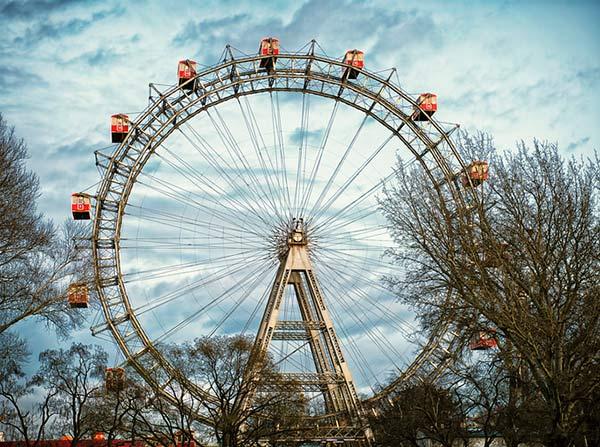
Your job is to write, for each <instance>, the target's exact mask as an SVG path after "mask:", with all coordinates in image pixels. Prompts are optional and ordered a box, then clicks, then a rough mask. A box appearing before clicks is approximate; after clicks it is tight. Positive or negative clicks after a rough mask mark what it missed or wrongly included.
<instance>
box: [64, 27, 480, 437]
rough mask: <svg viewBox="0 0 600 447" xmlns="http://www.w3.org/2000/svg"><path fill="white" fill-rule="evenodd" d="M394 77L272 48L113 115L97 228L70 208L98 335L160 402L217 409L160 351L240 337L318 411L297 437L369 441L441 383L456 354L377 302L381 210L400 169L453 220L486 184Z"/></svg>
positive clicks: (187, 75)
mask: <svg viewBox="0 0 600 447" xmlns="http://www.w3.org/2000/svg"><path fill="white" fill-rule="evenodd" d="M396 76H397V75H396V70H395V69H392V70H387V71H384V72H379V73H373V72H370V71H369V70H367V69H366V68H365V58H364V54H363V53H362V52H361V51H358V50H350V51H348V52H347V53H346V54H345V55H344V57H343V58H332V57H329V56H327V55H326V54H324V51H323V50H322V49H320V47H319V46H318V44H317V43H316V42H315V41H312V42H310V43H309V44H307V45H306V46H305V47H303V48H302V49H301V50H298V51H287V50H285V49H283V48H280V44H279V41H278V40H277V39H275V38H267V39H263V40H262V41H261V43H260V47H259V52H258V54H245V53H242V52H240V51H239V50H235V49H233V48H232V47H230V46H227V47H226V48H225V51H224V53H223V57H222V59H221V61H220V62H219V63H218V64H216V65H213V66H206V67H201V66H200V65H199V64H198V63H197V62H195V61H192V60H182V61H180V62H179V64H178V70H177V83H176V85H171V86H167V87H164V86H163V87H159V86H157V85H155V84H150V87H149V92H150V95H149V104H148V106H147V108H146V109H145V110H144V111H143V112H141V113H140V114H138V115H137V116H136V117H132V118H130V117H129V116H128V115H125V114H117V115H113V117H112V122H111V136H112V142H113V143H115V146H114V148H113V151H112V153H107V154H103V153H101V152H97V153H96V163H97V165H98V166H99V167H100V168H101V170H102V179H101V182H100V185H99V187H98V190H97V192H96V195H95V212H94V215H93V216H90V215H91V213H92V210H91V207H90V199H91V198H90V196H87V195H83V194H74V195H73V204H74V205H73V206H74V208H73V212H74V216H75V212H77V213H79V214H78V217H76V218H81V219H85V218H89V217H93V235H92V241H93V259H94V264H95V287H96V290H97V294H98V297H99V299H100V302H101V304H102V309H103V314H104V319H105V321H104V322H103V323H101V324H99V325H97V326H95V327H93V328H92V331H93V333H95V334H100V333H103V332H105V331H106V332H108V333H111V334H112V336H113V337H114V339H115V340H116V342H117V343H118V345H119V348H120V350H121V351H122V353H123V355H124V357H125V361H126V363H127V364H128V365H130V366H132V367H133V368H135V369H136V370H137V372H138V373H139V374H140V375H141V376H142V377H143V378H144V379H145V380H146V381H147V382H148V383H149V384H151V385H152V386H153V387H155V389H157V390H161V392H163V393H164V394H165V396H166V397H167V398H169V397H170V396H169V391H168V389H167V387H166V386H165V384H166V383H169V384H172V383H177V384H178V386H179V387H180V388H181V389H184V390H186V392H188V393H189V396H190V399H211V398H213V396H211V395H210V392H209V391H207V389H206V388H204V387H203V386H202V384H198V383H192V382H191V381H189V380H187V379H186V378H185V377H181V375H180V374H177V371H176V370H175V368H174V366H173V365H171V364H170V363H169V360H168V358H167V356H166V355H165V353H164V352H162V347H163V346H165V345H166V344H167V343H170V342H173V343H175V342H182V341H186V340H190V339H193V338H195V337H201V336H209V337H210V336H217V335H228V334H240V333H242V334H246V335H250V336H252V337H253V338H254V340H255V342H254V347H255V351H256V352H259V353H261V354H263V355H266V354H267V353H268V354H269V355H270V356H271V357H272V358H273V361H274V363H275V364H276V365H277V367H278V368H279V370H280V371H281V377H282V378H283V379H282V380H290V381H294V382H295V383H300V384H301V386H302V389H303V391H304V392H305V393H306V395H307V396H308V397H309V398H310V399H312V400H315V401H319V402H320V405H319V406H318V407H319V408H321V409H322V411H321V413H319V414H311V416H310V418H313V419H314V420H316V421H318V424H314V425H315V429H314V431H313V432H311V433H308V434H307V435H306V436H307V439H312V440H314V439H328V440H331V439H338V440H344V441H345V442H350V441H352V442H355V443H358V444H361V443H362V444H368V443H369V439H370V433H369V430H368V426H367V424H366V422H365V421H366V417H365V413H366V412H367V411H369V407H370V405H371V404H372V403H373V402H376V401H378V400H380V399H384V398H387V397H389V396H390V395H393V393H394V392H395V390H397V389H398V388H399V387H400V386H402V384H404V383H406V382H407V381H410V380H414V379H415V378H416V377H420V378H423V377H427V376H435V375H436V374H438V373H439V371H440V369H441V368H443V367H444V365H445V364H446V362H447V361H448V358H449V356H448V353H449V351H450V350H451V349H452V341H453V337H452V334H451V333H450V332H449V330H448V328H447V327H439V328H438V329H437V331H434V332H435V333H434V334H433V336H431V337H430V338H428V339H423V338H420V337H421V336H420V335H419V331H418V324H417V322H416V321H415V319H414V315H413V313H412V312H411V311H410V309H408V308H407V307H405V306H403V305H402V304H400V303H398V301H397V300H396V298H395V297H394V296H393V295H392V294H391V293H390V292H389V290H387V289H386V287H385V285H384V283H383V281H382V278H383V277H385V276H388V275H394V274H398V273H399V271H398V267H397V266H395V265H394V264H393V263H392V260H391V259H389V258H388V257H386V255H385V251H386V249H387V248H389V247H390V246H391V245H392V243H393V241H392V239H391V237H390V235H389V232H388V227H387V222H386V221H385V219H384V218H383V216H382V215H381V214H380V213H379V211H378V210H379V202H378V198H379V197H381V194H382V191H383V188H384V186H385V185H386V184H387V183H388V182H389V181H391V180H392V179H393V178H394V176H395V171H394V169H395V166H396V160H397V157H401V159H402V160H403V163H405V164H406V165H409V164H414V165H415V166H419V167H420V168H422V169H423V170H424V172H425V173H426V175H427V178H428V179H429V180H430V181H431V187H432V188H436V189H437V190H438V191H440V194H441V195H443V196H444V197H446V198H447V200H448V207H449V208H455V209H467V208H468V207H469V206H470V204H471V203H473V201H476V200H477V192H476V191H475V188H473V186H476V181H477V179H478V178H479V177H477V175H483V174H477V169H479V166H475V167H474V170H473V172H474V173H475V174H476V175H475V176H472V175H471V174H469V173H470V172H471V171H470V170H471V168H473V166H471V165H467V164H465V163H464V162H463V160H462V159H461V157H460V155H459V153H458V152H457V150H456V148H455V146H454V144H453V143H452V140H451V138H450V136H451V134H452V132H453V131H454V130H456V128H457V127H458V126H456V125H454V124H447V123H442V122H439V121H436V120H435V119H433V118H432V115H433V114H434V112H435V111H436V110H437V97H436V96H435V95H434V94H431V93H421V94H416V95H413V94H409V93H407V92H405V91H404V90H402V89H401V88H400V87H399V86H398V85H397V84H398V83H397V82H396V81H395V77H396ZM465 173H467V174H465ZM461 175H466V177H465V179H466V180H465V182H464V185H461V184H459V182H458V181H457V179H460V176H461ZM486 175H487V173H486ZM418 199H419V198H415V200H418ZM77 287H79V288H78V289H76V290H75V289H74V292H73V297H74V299H75V298H77V297H78V298H77V299H79V302H81V301H82V299H81V296H82V293H83V292H81V287H83V286H82V285H80V284H78V285H77ZM78 291H79V295H77V293H76V292H78ZM83 301H85V300H83ZM390 377H393V379H392V380H391V381H390V380H388V379H389V378H390ZM197 416H198V418H199V420H201V421H204V422H207V423H210V421H209V420H208V419H206V420H204V419H203V417H204V416H203V415H202V414H198V415H197ZM307 417H309V416H307Z"/></svg>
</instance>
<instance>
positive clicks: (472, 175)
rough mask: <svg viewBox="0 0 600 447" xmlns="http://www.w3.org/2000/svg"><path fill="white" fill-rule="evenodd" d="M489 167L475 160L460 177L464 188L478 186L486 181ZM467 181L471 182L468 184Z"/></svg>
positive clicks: (486, 163) (485, 162)
mask: <svg viewBox="0 0 600 447" xmlns="http://www.w3.org/2000/svg"><path fill="white" fill-rule="evenodd" d="M488 171H489V165H488V162H487V161H483V160H476V161H474V162H473V163H471V164H470V165H469V166H467V168H466V169H465V174H464V175H463V176H462V179H461V180H462V184H463V186H464V187H465V188H469V187H470V186H471V185H473V186H479V185H481V184H482V183H483V182H485V181H486V180H487V179H488V176H489V172H488ZM469 179H471V182H470V183H469Z"/></svg>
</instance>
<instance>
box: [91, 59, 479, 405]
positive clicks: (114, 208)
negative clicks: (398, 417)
mask: <svg viewBox="0 0 600 447" xmlns="http://www.w3.org/2000/svg"><path fill="white" fill-rule="evenodd" d="M277 58H278V61H279V63H281V61H285V60H290V61H298V60H301V61H307V63H311V64H312V63H313V62H315V61H316V62H318V63H322V64H327V65H329V66H330V67H337V68H339V69H345V68H347V66H346V65H345V64H344V63H343V62H341V61H337V60H334V59H331V58H327V57H325V56H320V55H315V54H314V53H313V54H292V53H289V54H280V55H278V56H277ZM262 59H263V57H262V56H260V55H256V56H250V57H245V58H240V59H234V58H231V59H230V60H226V61H224V62H222V63H221V64H217V65H215V66H213V67H210V68H208V69H206V70H204V71H202V72H200V73H198V74H197V75H196V77H195V78H194V81H193V82H196V80H200V81H201V80H202V79H203V78H206V77H208V76H210V75H211V74H215V73H220V72H221V71H223V70H227V69H229V68H232V67H234V68H235V67H236V66H237V65H242V64H253V65H254V66H255V67H256V66H257V64H258V63H259V62H260V60H262ZM246 75H247V74H246ZM360 75H361V76H364V77H365V78H368V79H369V80H374V81H376V82H378V83H379V84H380V85H381V86H382V87H381V90H380V91H379V92H378V93H377V92H372V91H369V92H370V93H371V95H369V96H366V97H368V98H369V99H370V100H372V101H373V103H372V105H371V108H370V109H367V108H366V107H362V108H361V107H360V106H358V104H356V103H354V102H351V101H350V100H348V99H347V98H344V97H342V95H341V94H338V95H337V96H336V95H333V94H327V93H325V92H324V91H321V92H320V93H319V92H317V91H313V90H310V89H308V88H307V85H308V84H309V83H310V82H322V83H323V85H324V84H325V83H326V82H327V83H329V84H330V85H333V86H335V87H338V88H344V89H348V90H352V91H353V92H355V93H357V97H358V95H359V94H360V93H361V90H364V86H359V85H358V84H357V83H356V84H355V83H349V82H347V80H346V81H344V80H343V79H341V78H335V77H329V78H326V79H325V78H320V77H319V76H315V73H314V72H304V74H302V72H300V71H293V72H291V71H286V70H281V71H279V70H274V72H272V73H263V72H261V71H260V70H258V69H256V70H255V76H254V77H252V76H249V75H247V77H246V78H241V77H240V78H237V79H236V80H235V81H234V80H233V79H229V81H230V83H229V84H227V78H222V77H220V76H219V79H218V80H217V81H216V82H218V83H220V84H221V86H220V87H219V89H220V90H215V91H225V90H227V89H233V87H232V86H233V85H238V88H239V87H240V86H241V85H243V84H248V83H256V82H259V81H264V80H266V81H267V83H268V85H267V86H265V87H263V88H261V89H254V88H253V89H252V90H249V91H242V92H240V91H239V90H236V91H235V92H234V93H233V94H230V95H229V96H227V97H223V98H219V100H218V101H211V102H210V103H209V104H208V105H202V107H200V108H198V109H197V110H195V111H194V113H191V114H188V115H187V116H185V117H183V118H181V117H179V115H177V114H173V115H171V116H170V117H169V114H168V112H167V110H169V109H170V108H171V109H174V107H175V106H174V104H176V103H174V104H171V103H169V101H168V99H169V98H171V97H173V96H175V95H176V94H177V95H178V96H179V98H184V97H188V98H189V96H188V94H187V93H186V91H185V85H179V86H174V87H172V88H170V89H168V90H167V91H165V92H160V91H159V90H157V89H156V88H154V89H155V91H156V92H157V93H158V94H159V96H158V98H157V99H156V100H154V101H152V102H151V103H150V104H149V105H148V107H147V108H146V109H145V111H144V112H143V113H142V114H140V116H139V117H138V118H137V119H136V121H135V122H134V123H132V124H133V125H132V126H131V130H130V133H129V137H128V138H127V139H126V140H125V141H124V142H123V143H121V145H119V146H118V148H117V149H116V150H115V152H114V154H113V155H112V156H109V157H107V159H108V163H107V165H106V170H105V172H104V176H103V179H102V182H101V184H100V186H99V189H98V195H97V204H98V206H97V207H96V218H95V219H94V223H93V254H94V268H95V277H96V290H97V292H98V296H99V297H100V301H101V303H102V308H103V312H104V316H105V319H106V322H107V328H108V329H109V330H110V331H111V332H112V335H113V337H115V339H116V340H117V343H118V345H119V347H120V348H121V350H122V351H123V353H124V354H125V356H126V357H127V363H129V364H131V365H132V366H134V368H135V369H136V370H138V372H140V374H142V375H143V377H144V379H145V380H148V381H150V382H152V380H151V378H149V377H148V375H147V374H143V373H144V372H145V368H144V366H143V365H141V364H140V363H139V362H138V359H139V358H141V357H142V356H144V355H146V353H150V354H151V355H152V357H153V358H154V359H155V360H156V361H157V363H158V364H159V366H160V367H161V368H164V370H165V371H166V372H167V374H169V375H171V376H172V377H175V376H176V375H177V373H176V370H175V369H174V368H172V366H170V365H169V362H168V361H167V360H166V359H165V358H164V356H163V355H162V354H161V353H160V352H159V350H158V349H157V348H156V347H155V346H154V345H153V343H152V341H151V340H150V339H149V337H148V336H147V335H146V333H145V330H144V328H143V327H142V325H141V324H140V322H139V321H138V319H137V317H136V315H135V312H133V309H132V306H131V303H130V301H129V297H128V294H127V289H126V287H125V284H124V283H123V279H122V271H121V260H120V247H119V244H120V241H119V239H120V234H121V227H122V223H123V214H124V209H125V206H126V205H127V202H128V198H129V194H130V193H131V191H132V189H133V184H134V183H135V180H136V178H137V175H138V174H139V173H140V172H141V171H142V170H143V167H144V165H145V163H146V162H147V161H148V159H149V158H150V156H151V155H152V152H153V151H154V149H155V148H156V147H158V146H160V144H162V142H163V141H165V140H166V139H167V138H168V136H169V135H170V134H171V133H172V132H173V131H175V130H176V129H177V128H179V126H181V125H182V124H183V123H185V122H187V120H190V119H192V118H193V117H195V116H196V115H198V114H200V113H201V112H203V111H205V110H208V109H210V108H211V107H214V106H217V105H218V104H221V103H223V102H226V101H229V100H231V99H233V98H236V97H240V96H246V95H255V94H260V93H265V92H276V91H284V92H299V93H308V94H314V95H319V96H323V97H325V98H328V99H332V100H335V101H340V102H342V103H344V104H346V105H348V106H350V107H352V108H354V109H356V110H359V111H360V112H362V113H365V114H367V115H369V116H371V117H373V118H375V119H376V120H377V121H378V122H379V123H380V124H383V125H384V126H385V127H387V128H388V130H390V131H391V132H393V133H394V134H395V135H396V136H398V137H400V135H399V132H400V130H396V131H395V130H394V129H393V128H392V127H390V126H388V125H386V124H385V123H384V122H382V121H381V120H380V119H379V118H380V117H379V118H378V117H377V116H376V115H374V114H373V113H372V109H373V107H374V106H375V104H376V103H377V104H380V105H381V104H382V103H383V101H384V97H383V96H382V95H381V93H382V92H383V90H384V87H385V88H389V89H391V90H392V91H394V92H396V93H398V94H399V96H400V97H401V98H402V99H403V100H404V101H405V102H406V103H407V104H409V106H410V107H417V103H416V101H415V100H414V99H413V98H412V97H410V95H408V94H406V93H405V92H404V91H402V90H401V89H400V88H399V87H396V86H395V85H393V84H392V83H391V82H390V79H391V76H390V78H388V79H387V80H385V79H383V78H381V77H379V76H378V75H377V74H374V73H370V72H369V71H367V70H360ZM292 78H293V79H302V80H304V81H307V83H306V84H305V85H304V87H303V88H291V87H289V85H288V86H286V87H283V86H277V85H276V82H275V80H280V79H292ZM271 80H273V82H272V83H271ZM365 84H366V83H365ZM205 86H206V85H203V87H202V88H205ZM151 88H153V87H151ZM234 90H235V89H234ZM363 93H364V91H363ZM212 94H214V92H213V91H208V90H207V93H206V94H205V96H204V98H206V97H208V96H210V95H212ZM201 102H202V97H197V98H196V99H195V100H194V101H193V102H190V103H188V104H187V105H186V106H185V107H183V108H181V109H180V110H179V112H182V111H187V109H188V108H190V107H193V106H195V105H198V104H199V103H201ZM385 106H386V107H387V106H389V103H388V104H385ZM161 107H163V108H164V110H163V112H164V116H162V114H161V113H157V114H156V115H153V114H152V112H153V111H156V110H159V109H160V108H161ZM388 108H389V107H388ZM398 110H399V111H400V112H401V110H400V109H398ZM150 116H152V117H153V119H154V121H152V120H151V121H149V122H151V123H153V124H154V123H155V122H157V121H158V123H160V126H159V127H158V130H154V131H155V133H154V135H152V138H149V139H148V142H147V143H146V144H145V146H144V149H146V153H145V154H144V155H145V156H146V158H145V159H143V160H141V163H139V162H140V159H141V158H142V154H143V153H142V152H141V151H140V153H139V157H140V158H138V159H136V161H135V163H134V164H133V165H131V166H127V165H126V161H124V160H125V158H127V157H128V156H130V155H129V151H130V150H131V151H132V152H135V150H136V149H135V148H134V146H133V144H134V143H135V142H136V138H139V137H140V135H143V134H145V131H144V133H142V134H137V135H135V133H136V132H137V130H136V129H140V128H141V127H142V126H143V125H144V124H147V123H148V122H146V121H145V120H147V119H148V117H150ZM159 117H162V118H163V119H164V118H165V117H166V118H167V119H166V120H164V121H163V120H161V119H159ZM178 118H180V119H178ZM400 118H401V121H402V123H403V124H402V127H404V126H406V125H408V128H409V129H413V130H414V132H415V135H416V138H418V139H419V141H421V142H422V143H424V144H425V146H426V148H427V149H428V150H429V151H430V152H431V153H434V154H435V153H436V152H437V148H438V146H439V145H440V142H442V141H443V142H444V143H445V144H446V145H447V146H448V147H449V149H450V153H451V156H454V157H455V166H456V165H458V166H459V168H460V169H464V168H465V167H466V165H465V163H464V162H463V161H462V158H461V157H460V154H459V153H458V151H457V150H456V148H455V147H454V144H453V143H452V141H451V139H450V133H451V130H444V129H443V128H442V126H441V125H440V124H439V123H438V122H437V121H436V120H434V119H431V120H430V121H429V122H430V123H431V124H432V126H433V127H434V129H436V130H437V131H438V134H439V135H440V137H441V138H440V139H439V140H437V141H436V142H433V141H431V139H429V138H428V137H427V138H426V136H425V134H424V133H422V132H421V131H420V130H421V129H420V128H419V126H418V125H417V124H416V123H415V122H414V121H413V120H412V119H411V118H410V115H409V114H405V113H404V114H403V113H401V114H400ZM168 126H171V127H170V128H168ZM150 127H151V126H150ZM145 128H146V129H147V128H148V126H147V125H146V127H145ZM163 129H166V130H167V132H166V133H165V134H164V135H162V134H160V131H162V130H163ZM157 134H159V135H161V137H160V138H158V139H155V136H156V135H157ZM400 140H401V141H402V142H403V143H404V145H405V146H406V147H407V148H408V149H409V150H411V151H412V152H413V154H414V155H415V156H416V157H417V158H418V160H419V161H420V162H421V166H422V167H423V169H425V171H426V172H427V174H428V176H429V177H430V179H431V180H432V182H433V183H434V186H435V187H436V188H439V187H443V186H444V185H449V186H450V188H451V193H452V196H453V197H455V199H456V201H457V206H458V207H463V206H464V196H463V191H462V190H461V189H460V188H458V187H456V188H454V187H453V182H452V181H451V179H450V177H453V176H454V172H450V171H449V170H448V169H446V170H445V169H444V168H443V165H445V163H444V162H445V161H446V159H445V158H444V157H443V156H442V155H440V154H437V155H438V157H440V158H437V159H436V161H437V162H438V163H440V165H442V166H440V170H441V172H442V174H443V177H440V176H438V177H436V178H434V177H433V176H432V172H431V170H430V169H429V168H428V166H427V165H426V164H424V163H423V157H422V155H421V156H420V157H419V154H421V153H420V152H417V151H415V150H413V148H412V146H411V144H410V143H407V141H406V140H403V139H402V138H400ZM151 144H154V147H151ZM132 148H133V149H132ZM128 168H130V169H129V171H128V172H127V169H128ZM446 168H447V166H446ZM119 171H122V172H121V174H119ZM115 175H122V176H124V177H126V183H125V185H124V186H123V188H122V191H121V196H120V199H119V200H115V197H116V194H115V191H112V190H111V186H112V184H113V181H116V180H114V177H115ZM454 177H455V176H454ZM444 178H446V180H447V182H445V183H441V185H440V184H436V182H438V183H440V182H441V181H442V180H444ZM471 194H473V192H471ZM103 212H106V213H107V214H108V213H110V212H113V213H116V217H117V219H116V222H115V225H114V232H113V237H112V245H111V243H110V242H109V243H108V244H107V245H104V246H103V244H106V241H107V240H108V241H110V237H108V238H107V236H106V234H107V232H106V230H103V229H102V228H101V223H103V222H105V221H106V220H107V219H105V218H103V216H102V213H103ZM99 250H112V251H113V253H114V261H115V262H114V267H115V271H114V273H115V274H114V281H115V284H112V282H111V281H108V282H107V279H109V278H107V275H106V274H105V273H104V270H106V265H102V263H101V262H100V261H99V258H100V256H99V255H98V254H99ZM115 286H116V287H117V289H118V291H119V294H120V297H121V304H122V307H121V311H122V313H121V315H116V316H115V315H114V314H113V312H112V309H111V308H110V306H112V305H113V304H109V299H108V298H107V296H106V295H105V289H106V288H107V287H115ZM126 322H127V323H128V324H131V327H132V329H133V330H134V331H135V333H136V334H137V336H138V337H139V338H140V340H141V341H142V342H143V345H144V348H142V349H141V350H139V351H137V352H130V349H129V346H128V344H127V342H126V340H125V339H124V336H123V334H122V333H121V332H120V331H119V330H118V326H119V325H120V324H123V323H126ZM436 335H438V336H440V335H443V334H436ZM432 340H433V337H432V339H430V342H431V343H433V345H434V346H435V345H437V344H439V343H441V341H435V340H433V341H432ZM407 369H409V368H407ZM177 378H178V380H180V381H182V380H185V378H182V377H177ZM409 379H410V377H405V380H409ZM184 384H185V385H186V386H187V387H189V386H192V385H193V384H191V382H185V383H184ZM158 385H159V388H160V384H158ZM194 391H195V392H197V393H199V394H202V395H203V397H204V398H210V394H207V393H204V392H203V391H202V390H199V389H196V390H194ZM391 391H392V390H389V389H387V390H385V392H383V391H382V392H380V393H378V394H375V395H374V396H373V397H371V398H369V399H368V400H371V401H372V400H373V399H376V398H380V397H384V396H385V395H387V394H388V393H390V392H391Z"/></svg>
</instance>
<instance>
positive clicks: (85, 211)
mask: <svg viewBox="0 0 600 447" xmlns="http://www.w3.org/2000/svg"><path fill="white" fill-rule="evenodd" d="M91 210H92V202H91V199H90V196H89V195H88V194H84V193H82V192H74V193H73V194H71V212H72V213H73V219H75V220H89V219H90V213H91Z"/></svg>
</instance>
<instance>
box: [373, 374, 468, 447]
mask: <svg viewBox="0 0 600 447" xmlns="http://www.w3.org/2000/svg"><path fill="white" fill-rule="evenodd" d="M465 420H466V416H465V414H464V411H463V409H462V408H461V406H460V402H459V400H458V399H457V396H456V395H455V393H454V390H453V389H452V388H451V387H442V386H440V385H435V384H433V383H420V384H416V385H413V386H407V387H406V388H404V389H403V390H401V391H400V392H398V393H397V394H396V395H395V396H394V398H393V399H392V400H390V401H388V402H386V403H385V405H384V406H382V407H381V408H379V411H378V412H377V416H376V417H373V418H372V420H371V426H372V427H373V428H374V430H375V438H376V439H377V441H378V442H379V443H380V444H381V445H383V446H390V447H392V446H394V447H396V446H411V447H421V446H422V445H423V442H424V440H430V441H435V442H437V443H439V444H440V445H443V446H445V447H451V446H453V445H455V444H456V443H457V442H459V441H461V440H464V439H465V436H466V430H465V428H464V427H465Z"/></svg>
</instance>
